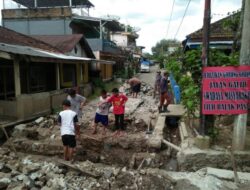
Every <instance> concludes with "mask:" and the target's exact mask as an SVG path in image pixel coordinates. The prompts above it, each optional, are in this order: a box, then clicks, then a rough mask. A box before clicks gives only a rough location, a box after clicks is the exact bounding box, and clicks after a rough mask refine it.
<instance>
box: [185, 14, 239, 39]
mask: <svg viewBox="0 0 250 190" xmlns="http://www.w3.org/2000/svg"><path fill="white" fill-rule="evenodd" d="M237 14H240V12H237V13H235V14H234V15H230V16H228V17H226V18H223V19H221V20H218V21H217V22H214V23H212V24H211V25H210V40H214V41H220V40H223V41H229V40H233V31H232V29H231V28H230V27H228V26H225V24H224V23H225V21H226V20H228V19H231V18H232V17H234V16H239V15H237ZM202 32H203V29H202V28H201V29H199V30H197V31H195V32H193V33H191V34H188V35H187V38H190V39H191V41H192V42H199V41H201V40H202Z"/></svg>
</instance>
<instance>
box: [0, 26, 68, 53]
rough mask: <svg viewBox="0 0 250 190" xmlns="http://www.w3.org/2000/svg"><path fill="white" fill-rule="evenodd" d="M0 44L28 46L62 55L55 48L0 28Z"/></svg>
mask: <svg viewBox="0 0 250 190" xmlns="http://www.w3.org/2000/svg"><path fill="white" fill-rule="evenodd" d="M0 43H6V44H12V45H21V46H30V47H34V48H38V49H42V50H45V51H50V52H55V53H63V52H62V51H60V50H59V49H57V48H56V47H53V46H51V45H50V44H47V43H45V42H43V41H40V40H37V39H35V38H32V37H30V36H26V35H24V34H21V33H18V32H15V31H13V30H10V29H8V28H4V27H2V26H0Z"/></svg>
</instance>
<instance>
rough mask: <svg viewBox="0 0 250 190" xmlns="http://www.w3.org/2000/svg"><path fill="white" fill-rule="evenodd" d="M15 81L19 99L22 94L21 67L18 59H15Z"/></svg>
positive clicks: (16, 93)
mask: <svg viewBox="0 0 250 190" xmlns="http://www.w3.org/2000/svg"><path fill="white" fill-rule="evenodd" d="M14 80H15V95H16V97H17V96H19V95H20V94H21V83H20V67H19V61H18V59H17V58H15V59H14Z"/></svg>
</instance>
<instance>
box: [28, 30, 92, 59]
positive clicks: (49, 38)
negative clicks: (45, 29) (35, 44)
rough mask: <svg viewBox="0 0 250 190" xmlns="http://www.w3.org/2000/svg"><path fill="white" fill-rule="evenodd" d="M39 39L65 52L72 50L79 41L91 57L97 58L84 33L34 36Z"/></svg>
mask: <svg viewBox="0 0 250 190" xmlns="http://www.w3.org/2000/svg"><path fill="white" fill-rule="evenodd" d="M32 37H33V38H36V39H38V40H41V41H43V42H45V43H47V44H50V45H52V46H54V47H56V48H57V49H59V50H60V51H62V52H63V53H68V52H71V51H72V50H73V49H74V47H75V46H76V44H77V43H80V44H81V45H82V48H84V50H85V52H86V54H87V56H88V57H89V58H95V56H94V54H93V52H92V50H91V48H90V46H89V44H88V42H87V41H86V39H85V38H84V36H83V34H71V35H35V36H32Z"/></svg>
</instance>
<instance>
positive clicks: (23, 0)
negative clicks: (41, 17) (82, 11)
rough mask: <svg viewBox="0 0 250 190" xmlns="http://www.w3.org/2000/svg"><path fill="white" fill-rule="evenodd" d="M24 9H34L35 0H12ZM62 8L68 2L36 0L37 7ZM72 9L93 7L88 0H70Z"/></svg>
mask: <svg viewBox="0 0 250 190" xmlns="http://www.w3.org/2000/svg"><path fill="white" fill-rule="evenodd" d="M13 1H15V2H17V3H19V4H21V5H23V6H25V7H28V8H34V7H35V0H13ZM56 6H57V7H63V6H69V0H37V7H56ZM72 6H73V7H80V6H81V7H87V8H90V7H94V5H93V4H92V3H91V2H90V1H89V0H72Z"/></svg>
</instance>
